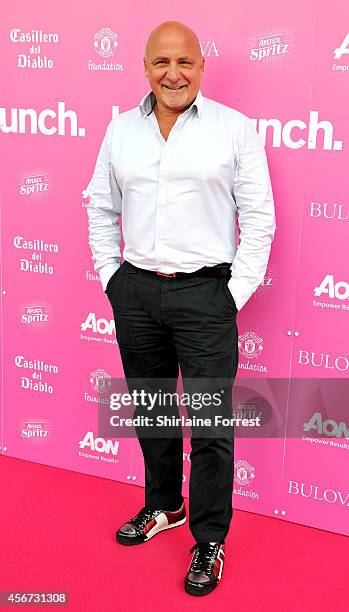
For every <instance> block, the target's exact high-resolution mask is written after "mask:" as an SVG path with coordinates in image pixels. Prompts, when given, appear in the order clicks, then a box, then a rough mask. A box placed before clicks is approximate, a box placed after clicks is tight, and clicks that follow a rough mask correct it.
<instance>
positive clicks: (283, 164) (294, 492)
mask: <svg viewBox="0 0 349 612" xmlns="http://www.w3.org/2000/svg"><path fill="white" fill-rule="evenodd" d="M6 4H7V8H6ZM165 20H177V21H182V22H184V23H186V24H187V25H189V26H190V27H192V28H193V29H194V30H195V31H196V33H197V35H198V37H199V39H200V44H201V48H202V53H203V55H204V56H205V58H206V70H205V75H204V78H203V81H202V88H201V89H202V92H203V94H204V95H205V96H207V97H209V98H213V99H215V100H218V101H219V102H222V103H223V104H226V105H228V106H231V107H233V108H236V109H237V110H239V111H241V112H243V113H244V114H246V115H247V116H248V117H250V118H251V120H252V121H254V122H255V125H256V128H257V130H258V132H259V134H260V136H261V138H262V140H263V142H264V143H265V146H266V152H267V157H268V161H269V167H270V174H271V179H272V184H273V191H274V196H275V206H276V218H277V230H276V234H275V239H274V242H273V245H272V252H271V257H270V260H269V265H268V269H267V272H266V276H265V278H264V280H263V283H262V284H261V286H260V287H259V288H258V289H257V291H256V292H255V294H254V295H253V296H252V297H251V299H250V300H249V301H248V303H247V304H246V305H245V306H244V307H243V309H242V310H241V311H240V312H239V313H238V315H237V322H238V329H239V353H240V356H239V359H240V363H239V368H238V374H237V379H236V385H239V386H240V387H243V386H244V384H245V386H246V388H247V389H248V391H249V392H250V395H251V396H253V394H254V393H255V395H256V396H257V395H258V396H263V398H264V399H265V400H266V401H267V402H268V405H270V406H271V407H272V410H273V413H274V421H275V422H276V421H278V425H277V428H276V429H277V431H278V434H277V435H275V431H274V429H273V428H272V427H271V430H270V436H269V437H267V438H266V437H258V438H243V437H239V438H238V439H237V440H236V447H235V470H234V482H232V491H233V504H234V507H235V508H240V509H243V510H247V511H252V512H256V513H261V514H264V515H269V516H274V517H275V518H276V519H279V520H288V521H293V522H297V523H302V524H305V525H312V526H315V527H318V528H322V529H326V530H330V531H334V532H338V533H343V534H347V535H349V527H348V525H349V521H348V516H349V481H348V459H349V439H348V437H349V415H348V416H347V414H346V405H345V404H346V402H347V398H348V394H346V393H345V388H346V382H347V381H348V376H349V348H348V329H349V326H348V322H349V301H348V300H349V274H348V260H349V257H348V255H349V252H348V251H349V250H348V228H349V223H348V220H349V195H348V187H347V185H348V180H347V177H348V167H349V166H348V164H349V110H348V109H349V106H348V94H349V5H348V3H347V2H346V0H333V2H331V5H330V7H329V6H327V5H326V4H322V5H321V3H319V2H317V1H316V0H309V2H307V3H306V4H304V2H301V0H294V2H290V3H287V4H286V3H280V2H277V1H276V0H267V1H266V2H263V3H258V2H257V1H256V0H254V1H253V2H252V3H249V4H248V5H246V3H245V2H243V1H242V0H237V1H236V2H234V3H231V2H228V1H227V0H216V2H210V1H209V0H208V1H207V2H206V3H205V6H204V7H203V6H202V5H201V6H199V5H195V3H194V4H193V3H189V4H188V2H186V1H184V0H178V1H177V2H176V3H175V5H174V4H173V3H172V2H170V1H169V0H162V1H161V2H157V1H153V2H145V1H144V0H133V2H129V3H124V2H121V1H113V2H111V1H110V0H105V1H104V2H103V3H102V4H99V5H97V3H90V4H89V3H87V4H86V3H83V4H82V3H80V2H77V3H71V2H67V1H66V0H62V1H61V2H59V3H56V4H52V5H51V4H47V3H46V4H43V3H42V2H39V0H29V1H28V2H24V0H14V1H11V3H10V2H9V1H8V0H7V2H5V9H3V12H2V19H1V24H0V45H1V52H2V62H1V71H2V75H1V83H2V87H1V94H2V95H1V108H0V138H1V151H2V156H1V159H2V163H1V171H2V180H1V185H0V190H1V300H2V302H1V305H2V307H1V332H2V407H1V409H2V419H1V452H2V453H3V454H4V455H9V456H12V457H18V458H20V459H24V460H30V461H35V462H38V463H43V464H47V465H51V466H57V467H61V468H65V469H70V470H75V471H78V472H83V473H87V474H94V475H97V476H101V477H104V478H110V479H113V480H117V481H123V482H127V483H130V484H133V485H139V486H143V485H144V472H143V459H142V454H141V451H140V447H139V444H138V441H137V439H132V438H107V437H106V438H103V437H100V436H99V434H98V389H99V381H100V379H105V378H106V379H109V378H111V377H112V378H117V377H120V378H122V377H123V369H122V364H121V360H120V354H119V350H118V344H117V341H116V336H115V323H114V320H113V312H112V308H111V305H110V303H109V300H108V298H107V296H106V295H105V293H104V292H103V290H102V286H101V284H100V281H99V277H98V275H97V274H96V272H95V271H94V269H93V261H92V255H91V251H90V247H89V245H88V231H87V211H86V206H87V204H88V200H87V199H86V198H84V197H83V194H84V190H85V189H86V187H87V185H88V182H89V180H90V178H91V175H92V172H93V168H94V165H95V161H96V156H97V153H98V150H99V147H100V144H101V142H102V138H103V136H104V133H105V130H106V127H107V125H108V123H109V121H110V119H111V118H112V117H113V116H114V115H115V114H117V113H121V112H123V111H126V110H128V109H130V108H132V107H135V106H137V105H138V104H139V102H140V100H141V98H142V97H143V96H144V94H145V93H146V92H147V91H148V83H147V81H146V79H145V77H144V75H143V51H144V45H145V41H146V38H147V35H148V33H149V32H150V31H151V30H152V29H153V28H154V27H155V26H156V25H158V24H159V23H161V22H162V21H165ZM134 146H135V149H136V147H137V146H138V143H137V142H135V143H134ZM217 146H219V144H218V143H217ZM280 431H281V433H280ZM184 450H185V452H184V457H183V459H184V475H183V493H184V495H186V496H187V495H188V483H189V474H190V440H189V439H188V438H186V439H185V448H184ZM4 495H6V493H4Z"/></svg>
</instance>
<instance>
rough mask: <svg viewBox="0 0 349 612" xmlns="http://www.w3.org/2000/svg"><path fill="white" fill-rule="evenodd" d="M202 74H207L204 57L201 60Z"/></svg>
mask: <svg viewBox="0 0 349 612" xmlns="http://www.w3.org/2000/svg"><path fill="white" fill-rule="evenodd" d="M201 72H202V73H204V72H205V58H204V57H202V58H201Z"/></svg>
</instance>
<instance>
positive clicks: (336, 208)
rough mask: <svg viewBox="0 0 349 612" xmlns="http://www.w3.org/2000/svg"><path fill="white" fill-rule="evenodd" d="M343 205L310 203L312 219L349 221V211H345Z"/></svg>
mask: <svg viewBox="0 0 349 612" xmlns="http://www.w3.org/2000/svg"><path fill="white" fill-rule="evenodd" d="M343 208H344V206H343V204H337V203H329V202H310V215H309V216H310V217H323V218H324V219H338V221H349V209H347V210H344V212H343Z"/></svg>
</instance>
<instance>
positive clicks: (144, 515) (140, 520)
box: [130, 507, 161, 531]
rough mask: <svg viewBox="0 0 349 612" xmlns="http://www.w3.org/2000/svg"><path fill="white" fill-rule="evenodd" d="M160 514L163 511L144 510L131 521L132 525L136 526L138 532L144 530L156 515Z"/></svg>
mask: <svg viewBox="0 0 349 612" xmlns="http://www.w3.org/2000/svg"><path fill="white" fill-rule="evenodd" d="M155 512H156V514H158V513H159V512H161V510H155V511H154V510H149V508H146V507H144V508H142V509H141V510H140V511H139V512H138V514H136V516H134V517H133V518H132V519H131V521H130V522H131V523H132V524H133V525H134V527H135V529H136V530H137V531H141V530H142V529H144V527H145V526H146V524H147V523H149V521H150V520H151V519H152V518H153V517H154V513H155Z"/></svg>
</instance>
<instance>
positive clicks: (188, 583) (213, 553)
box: [184, 542, 225, 595]
mask: <svg viewBox="0 0 349 612" xmlns="http://www.w3.org/2000/svg"><path fill="white" fill-rule="evenodd" d="M190 553H193V556H192V558H191V560H190V564H189V568H188V571H187V575H186V577H185V579H184V590H185V591H186V592H187V593H190V595H207V593H211V591H213V589H215V588H216V586H217V584H218V582H219V581H220V580H221V578H222V572H223V565H224V555H225V552H224V543H221V542H207V543H205V544H198V543H196V544H194V546H193V547H192V548H191V549H190ZM190 553H189V554H190Z"/></svg>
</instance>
